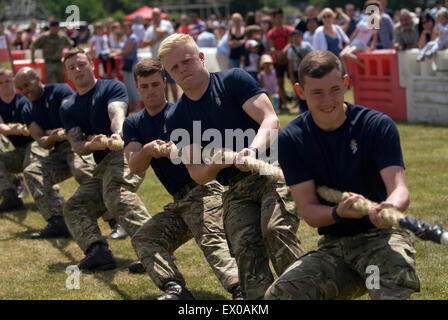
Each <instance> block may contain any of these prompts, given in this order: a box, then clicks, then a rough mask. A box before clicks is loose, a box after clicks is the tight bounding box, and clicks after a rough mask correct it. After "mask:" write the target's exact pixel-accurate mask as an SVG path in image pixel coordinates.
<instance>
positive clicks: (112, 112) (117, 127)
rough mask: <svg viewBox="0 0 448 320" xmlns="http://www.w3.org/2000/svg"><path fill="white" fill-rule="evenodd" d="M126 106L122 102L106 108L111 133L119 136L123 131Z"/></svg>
mask: <svg viewBox="0 0 448 320" xmlns="http://www.w3.org/2000/svg"><path fill="white" fill-rule="evenodd" d="M127 108H128V105H127V103H125V102H123V101H114V102H111V103H110V104H109V105H108V106H107V109H108V113H109V119H110V122H111V124H110V130H111V131H112V133H117V134H121V132H122V130H123V122H124V119H125V118H126V111H127Z"/></svg>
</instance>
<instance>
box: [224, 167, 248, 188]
mask: <svg viewBox="0 0 448 320" xmlns="http://www.w3.org/2000/svg"><path fill="white" fill-rule="evenodd" d="M249 175H251V172H250V171H248V172H243V171H240V172H238V173H237V174H234V175H233V176H231V177H230V178H228V179H227V181H228V182H229V185H230V186H231V185H234V184H235V183H237V182H238V181H240V180H241V179H244V178H246V177H247V176H249Z"/></svg>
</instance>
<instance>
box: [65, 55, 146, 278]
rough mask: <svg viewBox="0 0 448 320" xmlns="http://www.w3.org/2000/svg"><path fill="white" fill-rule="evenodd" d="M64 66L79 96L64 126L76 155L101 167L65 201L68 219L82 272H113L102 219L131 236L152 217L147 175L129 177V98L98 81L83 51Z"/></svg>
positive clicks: (68, 106)
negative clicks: (143, 187) (142, 189)
mask: <svg viewBox="0 0 448 320" xmlns="http://www.w3.org/2000/svg"><path fill="white" fill-rule="evenodd" d="M64 67H65V69H66V70H67V75H68V77H69V79H70V80H71V81H72V82H73V84H74V85H75V87H76V89H77V93H76V94H74V95H72V96H71V97H70V98H69V100H68V101H67V102H66V103H65V104H64V105H62V106H61V108H60V116H61V120H62V124H63V126H64V128H65V130H66V132H67V138H68V140H69V142H70V144H71V146H72V148H73V149H74V151H75V152H76V153H77V154H79V155H80V156H83V155H88V154H92V153H93V158H94V160H95V163H96V166H95V168H94V171H93V176H92V177H91V178H90V179H88V180H87V181H86V182H84V183H83V184H81V185H80V186H79V188H78V189H77V190H76V192H75V193H74V195H73V196H72V197H71V198H70V199H69V200H68V201H67V202H66V204H65V206H64V218H65V221H66V223H67V226H68V228H69V230H70V233H71V234H72V236H73V238H74V240H75V241H76V243H77V244H78V245H79V246H80V248H81V250H82V251H83V252H84V253H85V254H86V257H85V258H84V259H83V260H82V261H81V262H80V263H79V264H78V267H79V268H80V269H81V270H90V271H100V270H108V269H113V268H115V267H116V262H115V258H114V256H113V255H112V252H111V251H110V250H109V248H108V245H107V241H106V240H105V239H104V238H103V236H102V235H101V231H100V229H99V227H98V223H97V219H98V217H99V216H101V215H102V214H104V212H106V210H107V211H108V212H109V213H110V214H111V215H112V216H113V217H114V218H115V220H116V221H117V222H118V223H119V224H120V225H121V226H122V227H123V228H124V229H125V230H126V232H127V233H128V234H129V235H130V236H132V235H133V234H134V233H135V232H136V231H137V229H138V228H139V227H141V226H142V225H143V224H144V223H145V222H146V221H147V220H149V219H150V218H151V217H150V215H149V214H148V212H147V211H146V208H145V206H144V204H143V203H142V201H141V200H140V198H139V197H138V196H137V194H136V192H137V189H138V187H139V186H140V184H141V182H142V180H143V177H144V174H140V175H135V174H132V173H131V172H130V170H129V166H128V163H127V161H126V158H125V157H124V152H123V150H122V145H121V143H122V141H123V140H122V128H123V122H124V119H125V117H126V115H127V114H128V96H127V94H126V88H125V87H124V85H123V83H121V82H119V81H116V80H102V79H96V78H95V75H94V73H93V69H94V67H93V64H92V62H91V60H90V58H89V56H88V55H87V54H86V53H85V52H84V50H82V49H76V48H75V49H73V50H70V51H69V52H67V54H66V55H65V57H64ZM87 137H89V138H91V139H89V140H87V139H86V138H87ZM104 140H106V141H107V142H106V143H104Z"/></svg>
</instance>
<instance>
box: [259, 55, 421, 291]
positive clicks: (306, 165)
mask: <svg viewBox="0 0 448 320" xmlns="http://www.w3.org/2000/svg"><path fill="white" fill-rule="evenodd" d="M299 83H300V84H298V83H296V84H295V86H294V89H295V90H296V93H297V94H298V95H299V96H300V97H301V98H302V99H305V100H306V102H307V103H308V107H309V111H308V112H306V113H304V114H303V115H302V116H300V117H298V118H296V119H295V120H293V121H292V122H291V123H289V124H288V126H286V128H285V129H283V130H282V131H281V133H280V134H279V162H280V165H281V168H282V170H283V172H284V175H285V179H286V184H287V185H288V186H289V187H290V189H291V193H292V196H293V198H294V201H295V202H296V205H297V207H298V209H299V211H300V213H301V216H302V218H303V219H304V220H305V221H306V222H307V223H308V224H309V225H310V226H312V227H314V228H318V232H319V234H321V235H323V238H322V239H321V240H320V241H319V245H318V250H317V251H312V252H310V253H309V254H307V255H304V256H303V257H301V258H300V259H298V260H297V261H296V262H295V263H294V264H292V265H291V266H290V267H289V268H288V270H287V271H286V272H285V273H284V274H283V275H281V276H280V277H279V278H278V279H277V280H276V282H275V283H274V284H273V285H272V286H271V287H270V288H269V289H268V290H267V292H266V295H265V298H267V299H349V298H354V297H357V296H360V295H362V294H364V293H366V292H368V293H369V295H370V297H371V298H372V299H409V297H410V295H411V294H412V293H413V292H416V291H419V280H418V277H417V275H416V273H415V260H414V253H415V250H414V245H413V240H412V236H411V234H410V233H409V232H408V231H403V230H397V229H393V228H391V226H390V225H389V224H388V223H387V222H386V221H385V220H383V218H382V217H381V214H380V211H381V209H382V208H385V207H391V206H393V207H395V208H396V209H398V210H400V211H405V210H406V209H407V207H408V206H409V191H408V188H407V185H406V179H405V173H404V163H403V156H402V152H401V147H400V139H399V135H398V130H397V128H396V126H395V124H394V122H393V121H392V120H391V119H390V118H389V117H388V116H386V115H384V114H382V113H380V112H377V111H374V110H371V109H367V108H364V107H362V106H357V105H352V104H350V103H347V102H344V93H345V92H346V90H347V87H348V84H349V78H348V76H347V75H344V73H343V68H342V66H341V62H340V60H339V59H338V58H337V57H336V56H335V55H334V54H332V53H331V52H329V51H314V52H312V53H310V54H309V55H307V56H306V57H305V58H304V60H303V61H302V63H301V65H300V71H299ZM318 186H327V187H330V188H334V189H338V190H340V191H348V192H351V194H350V197H349V198H347V199H346V200H344V201H342V202H340V203H339V204H337V205H335V206H334V204H329V203H327V202H325V201H323V200H322V199H321V198H319V197H318V196H317V194H316V188H317V187H318ZM360 198H368V199H370V200H373V201H375V202H377V203H378V205H375V206H374V207H373V208H372V209H371V210H370V212H369V215H367V216H364V215H363V214H362V213H361V212H360V211H357V210H356V209H354V208H352V207H351V206H352V204H353V203H354V201H356V200H358V199H360ZM372 270H373V272H376V274H377V276H378V285H372V283H371V282H372V281H370V282H369V281H367V280H368V279H367V277H368V276H369V275H371V274H372Z"/></svg>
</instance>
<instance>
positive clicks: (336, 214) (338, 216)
mask: <svg viewBox="0 0 448 320" xmlns="http://www.w3.org/2000/svg"><path fill="white" fill-rule="evenodd" d="M337 210H338V206H337V205H336V206H334V207H333V209H332V210H331V215H332V216H333V219H334V221H336V222H339V221H341V220H342V217H341V216H340V215H338V212H337Z"/></svg>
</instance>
